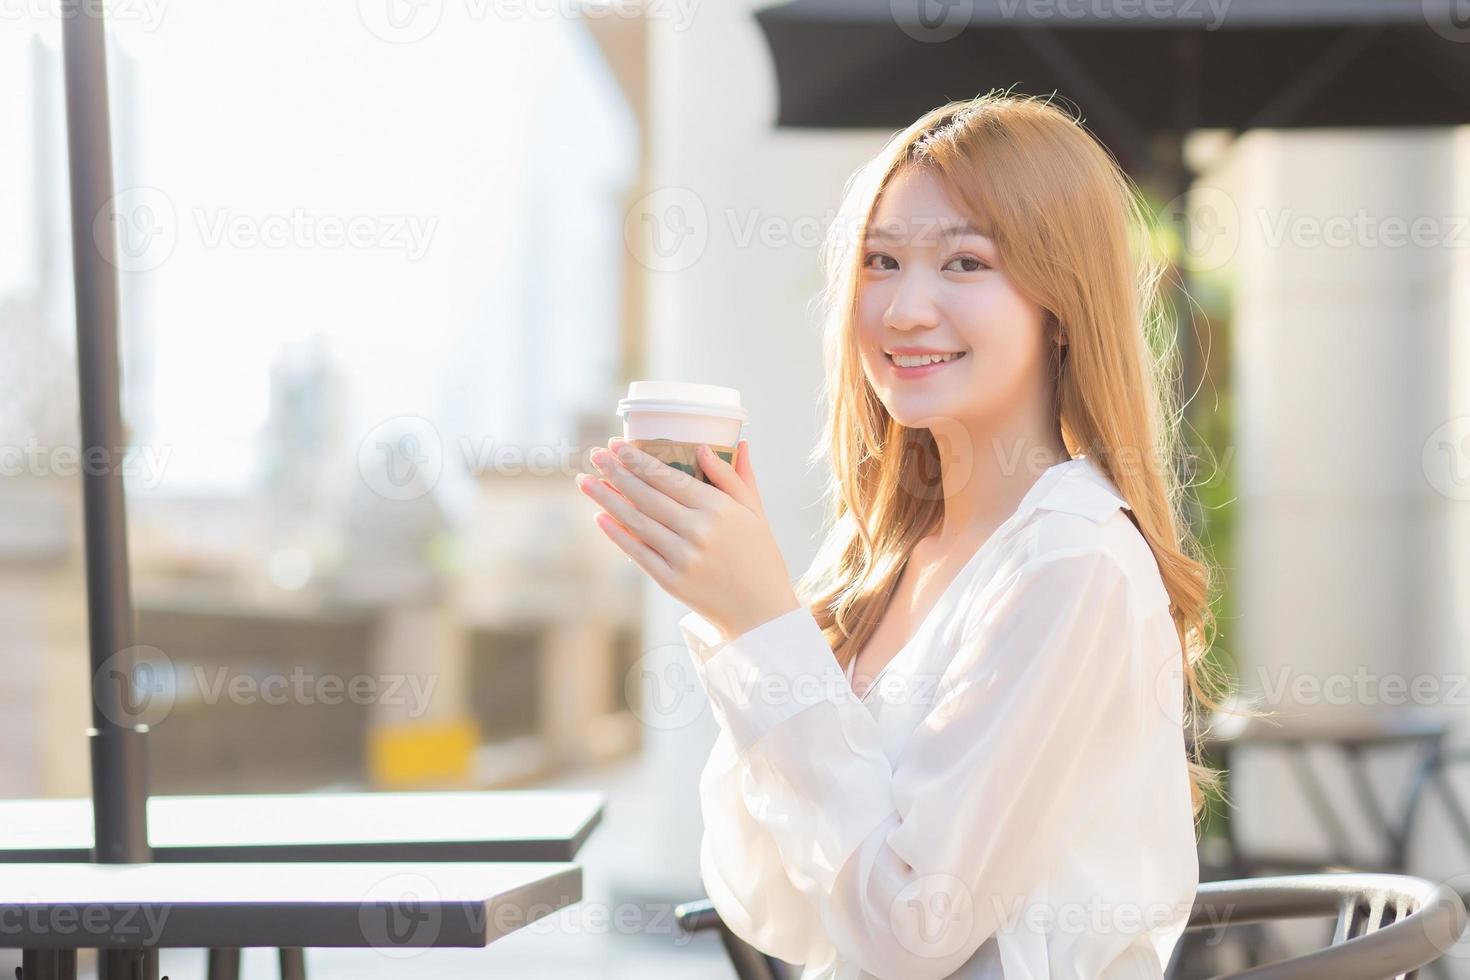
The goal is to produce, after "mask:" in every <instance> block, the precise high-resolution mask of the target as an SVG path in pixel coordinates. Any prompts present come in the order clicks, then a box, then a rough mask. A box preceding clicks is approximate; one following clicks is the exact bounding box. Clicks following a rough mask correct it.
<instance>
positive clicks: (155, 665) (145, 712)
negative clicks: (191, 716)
mask: <svg viewBox="0 0 1470 980" xmlns="http://www.w3.org/2000/svg"><path fill="white" fill-rule="evenodd" d="M177 696H178V675H177V674H176V673H175V670H174V664H173V661H172V660H170V659H169V657H168V655H167V654H165V653H164V652H163V651H162V650H160V649H158V647H152V646H133V647H127V648H126V649H123V650H119V651H118V652H117V653H114V654H113V655H112V656H110V657H108V658H107V659H106V660H104V661H103V662H102V665H101V666H100V667H99V668H98V669H97V672H96V673H95V674H93V675H92V698H93V700H94V701H95V703H96V704H97V707H98V709H99V710H100V711H101V712H102V715H103V716H104V717H105V718H106V719H107V720H108V721H110V722H112V723H113V724H114V725H118V726H121V727H123V728H132V727H133V726H135V725H148V726H150V727H152V726H155V725H158V724H159V723H160V722H162V721H163V720H164V719H165V718H167V717H168V715H169V712H171V711H173V707H174V701H175V699H176V698H177Z"/></svg>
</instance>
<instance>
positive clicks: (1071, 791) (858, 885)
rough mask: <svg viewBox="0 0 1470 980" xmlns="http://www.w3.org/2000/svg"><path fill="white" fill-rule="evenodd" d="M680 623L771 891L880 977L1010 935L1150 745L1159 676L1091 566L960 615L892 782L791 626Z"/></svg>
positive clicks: (856, 716) (959, 959) (873, 731)
mask: <svg viewBox="0 0 1470 980" xmlns="http://www.w3.org/2000/svg"><path fill="white" fill-rule="evenodd" d="M681 625H682V626H683V627H684V628H685V630H686V636H690V637H692V638H695V639H698V640H699V642H697V643H691V645H690V649H691V652H692V653H693V654H694V660H695V666H696V669H697V672H698V676H699V678H700V683H701V684H702V685H703V686H704V689H705V691H706V693H707V694H708V696H709V698H710V702H711V705H712V707H713V709H714V715H715V718H716V720H717V722H718V723H719V724H720V726H721V728H722V737H728V739H729V745H730V748H731V750H732V751H733V752H734V753H736V754H737V755H738V761H739V764H740V767H741V768H742V769H743V774H742V777H741V779H740V783H739V785H740V793H741V799H742V801H743V802H744V804H745V808H746V811H747V812H748V813H749V814H750V816H751V817H752V818H753V819H754V821H755V822H756V823H758V824H759V825H760V826H761V827H763V828H764V829H765V830H766V831H767V833H769V835H770V838H771V839H772V840H773V841H774V844H775V847H776V849H777V852H778V853H779V857H780V862H781V864H782V866H783V867H784V869H785V872H786V879H787V881H786V882H780V881H778V882H776V885H777V886H778V887H779V888H785V887H786V886H787V884H788V883H789V884H790V885H791V886H792V887H795V888H796V889H797V890H798V891H799V892H800V894H802V895H803V896H804V897H805V898H806V900H807V902H808V904H809V906H810V908H811V909H812V910H814V911H815V913H816V915H817V916H818V919H819V921H820V924H821V928H822V930H823V932H824V933H825V935H826V938H827V939H828V940H829V941H830V942H831V943H832V945H833V946H834V947H836V949H837V951H838V953H839V955H840V956H841V957H842V958H843V959H844V960H846V961H849V962H853V963H856V964H858V965H859V966H861V967H862V969H864V970H865V971H867V972H869V973H872V974H874V975H876V976H879V977H903V978H906V980H925V978H941V977H946V976H948V975H950V974H951V973H953V972H954V971H955V970H956V969H958V968H959V967H960V966H961V965H962V964H963V963H964V962H965V961H966V960H967V959H969V958H970V956H971V955H972V954H973V953H974V952H975V950H976V949H977V948H978V947H979V946H980V945H981V943H983V942H984V941H985V940H986V939H987V938H989V937H990V936H992V935H994V934H996V933H997V932H998V931H1000V930H1002V929H1006V928H1017V926H1016V921H1015V917H1016V915H1017V914H1018V911H1019V912H1020V913H1021V914H1022V915H1024V914H1026V910H1023V909H1021V908H1020V906H1021V903H1023V901H1024V900H1025V899H1026V898H1027V897H1028V896H1029V895H1031V893H1032V892H1033V890H1034V889H1035V888H1036V886H1037V885H1038V884H1039V883H1040V882H1042V881H1044V880H1045V878H1046V874H1047V872H1048V870H1049V867H1050V865H1051V864H1052V863H1053V862H1055V861H1056V860H1057V858H1058V856H1059V855H1061V854H1062V853H1064V852H1065V849H1066V848H1067V846H1068V843H1069V842H1070V841H1072V840H1073V839H1075V837H1076V836H1077V835H1078V834H1079V833H1080V832H1081V831H1082V830H1083V829H1084V828H1085V826H1086V823H1087V820H1088V817H1089V813H1090V812H1092V811H1093V810H1094V809H1095V808H1096V807H1097V806H1098V805H1099V801H1102V800H1106V799H1109V798H1111V797H1112V796H1113V795H1114V794H1120V793H1128V792H1129V786H1128V785H1125V784H1124V783H1125V780H1124V779H1123V774H1124V773H1128V772H1137V771H1138V768H1139V767H1137V766H1136V765H1135V766H1132V767H1130V766H1129V765H1128V762H1129V761H1130V760H1134V761H1136V760H1138V759H1140V758H1142V757H1145V756H1148V755H1149V753H1150V747H1149V739H1150V738H1151V737H1152V738H1156V737H1157V736H1158V733H1159V732H1160V731H1161V730H1162V728H1161V726H1162V724H1163V718H1162V713H1161V709H1160V708H1159V707H1158V706H1157V702H1156V700H1155V699H1154V695H1153V688H1152V684H1153V677H1154V671H1155V668H1156V667H1157V666H1158V665H1153V664H1143V663H1141V662H1140V655H1139V653H1138V646H1137V643H1136V639H1137V632H1138V631H1137V630H1136V628H1135V627H1136V623H1135V622H1134V617H1133V615H1132V611H1131V609H1130V593H1129V588H1128V582H1127V578H1126V575H1125V573H1124V571H1123V570H1122V569H1121V567H1120V566H1119V565H1118V564H1117V561H1116V560H1115V559H1114V558H1113V557H1112V556H1110V555H1109V554H1108V553H1106V552H1103V551H1099V550H1093V549H1076V550H1068V551H1063V552H1055V553H1049V554H1046V555H1043V556H1041V557H1039V558H1033V559H1031V560H1030V561H1028V562H1026V563H1025V564H1024V565H1023V566H1022V567H1021V568H1020V569H1019V570H1018V571H1016V572H1015V573H1014V574H1013V575H1012V577H1011V578H1010V580H1009V581H1008V582H1006V583H1004V584H1003V586H1002V588H1001V590H1000V591H999V593H998V594H997V598H996V599H995V601H993V602H989V603H987V604H986V606H985V607H984V609H983V611H981V612H978V613H975V614H973V615H972V616H971V617H970V619H969V621H967V622H966V623H965V624H964V626H965V628H964V632H963V635H962V638H961V640H960V643H959V647H958V649H957V651H956V653H955V655H954V656H953V657H952V658H951V659H950V661H949V663H948V664H947V665H946V666H945V668H944V670H943V675H942V677H940V678H938V684H937V686H933V685H920V686H918V687H916V688H914V691H913V694H912V696H928V697H931V698H932V699H933V705H932V707H929V708H928V709H927V710H926V713H925V714H924V716H923V720H922V721H921V722H920V723H919V724H918V727H917V728H916V729H915V730H914V731H913V733H912V734H911V735H910V736H909V738H908V741H907V742H906V743H905V745H904V748H903V750H902V754H901V757H900V758H899V759H898V760H897V762H896V763H894V764H890V762H889V759H888V757H887V755H886V754H885V753H884V752H883V750H882V746H881V743H880V741H879V731H878V728H877V722H876V721H875V719H874V718H873V717H872V715H871V713H870V712H869V711H868V709H867V707H866V706H864V705H863V704H862V702H861V701H859V700H858V699H857V698H856V696H854V695H853V693H852V689H851V687H850V686H849V684H848V681H847V678H846V677H845V676H844V675H843V673H842V671H841V669H840V668H839V667H838V665H837V661H836V658H835V657H834V656H833V654H832V650H831V648H830V647H829V646H828V644H827V642H826V639H825V637H824V636H823V635H822V633H821V630H820V629H819V628H818V626H817V623H816V621H815V620H814V619H813V618H812V616H811V614H810V613H809V611H807V610H806V609H805V608H802V609H797V610H793V611H792V612H790V613H787V614H785V615H783V616H780V617H778V618H776V619H773V620H770V621H768V622H766V623H763V624H761V625H760V626H757V627H755V628H754V629H752V630H750V631H748V632H746V633H744V634H742V635H740V636H738V637H735V638H733V639H731V640H729V641H725V642H722V641H721V638H720V637H719V635H718V633H717V632H714V631H713V630H712V629H711V628H710V627H709V624H708V623H707V622H705V621H704V620H702V619H701V618H699V617H697V616H695V615H693V614H691V616H689V617H686V618H685V620H683V621H681ZM926 692H927V693H926ZM722 860H724V861H727V862H730V863H733V862H736V861H738V860H739V858H738V856H734V855H731V856H725V857H723V858H722ZM770 877H771V878H774V877H775V876H774V875H771V876H770ZM747 887H748V888H751V889H753V888H754V887H755V886H754V885H753V884H750V883H748V884H747ZM749 894H751V893H750V892H747V895H749ZM717 906H718V902H717ZM1019 928H1023V929H1024V928H1026V927H1025V926H1020V927H1019ZM762 938H764V937H762ZM757 945H760V944H759V943H757ZM761 948H765V949H767V950H768V951H769V947H765V946H762V947H761ZM777 955H781V954H780V953H779V952H778V953H777Z"/></svg>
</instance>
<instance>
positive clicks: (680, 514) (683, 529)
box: [592, 446, 694, 538]
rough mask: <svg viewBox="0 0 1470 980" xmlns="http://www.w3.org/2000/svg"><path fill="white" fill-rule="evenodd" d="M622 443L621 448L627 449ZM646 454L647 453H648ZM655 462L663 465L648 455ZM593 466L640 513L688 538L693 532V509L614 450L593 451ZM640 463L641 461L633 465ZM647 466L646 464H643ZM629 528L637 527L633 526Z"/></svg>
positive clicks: (681, 536)
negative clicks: (619, 457)
mask: <svg viewBox="0 0 1470 980" xmlns="http://www.w3.org/2000/svg"><path fill="white" fill-rule="evenodd" d="M627 448H628V447H627V446H622V447H620V449H627ZM645 455H647V454H645ZM648 458H649V459H650V460H653V462H654V463H658V465H660V466H662V465H663V464H662V463H659V462H658V460H656V459H653V457H652V456H649V457H648ZM592 465H593V466H595V467H597V470H598V472H599V473H601V474H602V477H603V479H605V480H606V481H607V483H608V484H609V485H610V486H611V487H612V488H613V489H614V490H616V491H617V492H618V493H620V494H622V495H623V496H624V497H626V498H627V499H628V502H629V503H631V504H632V505H633V506H634V507H635V508H636V509H637V510H638V511H639V512H640V513H642V514H645V515H647V516H648V517H649V518H651V519H652V520H655V521H657V522H658V523H660V524H662V525H663V526H664V527H666V528H668V529H669V530H670V531H671V532H673V533H674V534H676V535H678V536H679V537H680V538H687V537H689V536H690V534H691V533H692V532H693V523H694V521H693V518H694V512H693V511H692V510H690V509H689V508H687V507H685V506H684V505H683V504H681V503H679V501H677V500H675V499H673V498H672V497H670V496H669V495H668V494H666V493H665V492H664V491H662V490H660V489H659V488H658V487H655V486H652V485H650V484H649V483H648V481H646V480H644V479H643V478H642V477H641V476H640V475H639V474H637V473H635V472H633V471H632V470H630V469H629V468H628V466H627V465H625V464H624V463H623V462H622V461H621V460H619V459H618V458H617V457H616V456H614V455H613V454H612V453H608V452H605V451H603V450H594V451H593V453H592ZM634 465H638V464H636V463H635V464H634ZM642 468H644V469H648V468H649V467H648V466H647V464H643V467H642ZM630 530H635V531H636V530H637V529H636V528H630Z"/></svg>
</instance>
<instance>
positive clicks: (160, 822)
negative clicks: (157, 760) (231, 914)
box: [0, 790, 603, 980]
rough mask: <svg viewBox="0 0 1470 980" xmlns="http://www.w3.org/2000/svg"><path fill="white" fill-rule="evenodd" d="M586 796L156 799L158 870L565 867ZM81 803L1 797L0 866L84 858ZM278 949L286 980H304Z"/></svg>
mask: <svg viewBox="0 0 1470 980" xmlns="http://www.w3.org/2000/svg"><path fill="white" fill-rule="evenodd" d="M602 811H603V795H602V794H601V793H598V792H593V791H560V790H547V791H540V790H524V791H521V790H507V791H477V792H443V793H297V794H239V795H226V796H154V797H150V798H149V800H148V836H149V840H150V842H151V844H152V856H153V861H154V863H155V864H158V865H170V864H177V863H187V864H201V865H202V864H210V865H213V864H214V863H216V862H279V863H286V862H293V863H294V862H302V863H308V864H316V863H320V862H333V861H335V862H384V861H386V862H403V861H408V862H435V863H437V862H466V861H468V862H548V861H550V862H566V861H571V860H572V859H573V858H574V857H575V856H576V854H577V852H578V851H579V850H580V849H581V847H582V845H583V843H585V842H586V840H587V838H588V836H589V835H590V834H591V832H592V831H593V829H594V828H596V826H597V825H598V823H600V821H601V819H602ZM92 835H93V828H92V808H91V803H90V801H88V800H86V799H65V798H63V799H19V800H0V866H3V865H6V864H11V865H26V864H29V865H35V864H37V863H42V862H47V863H63V862H64V863H78V864H81V863H85V862H89V861H90V860H91V848H92ZM242 945H268V944H263V943H240V942H236V941H225V942H223V943H221V944H219V945H215V946H211V947H209V949H210V953H209V968H208V977H209V980H234V978H236V977H238V976H239V972H240V947H241V946H242ZM279 948H280V960H281V976H282V980H301V978H304V977H305V975H306V967H305V956H304V954H303V952H302V949H301V947H299V946H293V945H291V944H287V945H284V946H281V947H279Z"/></svg>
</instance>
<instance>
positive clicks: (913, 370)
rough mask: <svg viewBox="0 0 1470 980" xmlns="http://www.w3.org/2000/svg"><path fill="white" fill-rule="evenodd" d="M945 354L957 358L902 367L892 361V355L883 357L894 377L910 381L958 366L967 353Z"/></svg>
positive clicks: (902, 352) (887, 354)
mask: <svg viewBox="0 0 1470 980" xmlns="http://www.w3.org/2000/svg"><path fill="white" fill-rule="evenodd" d="M898 353H899V354H900V355H904V354H906V353H907V352H905V351H902V350H900V351H898ZM926 353H929V352H926ZM932 353H940V352H938V351H935V352H932ZM946 353H953V354H956V355H958V356H956V357H951V358H949V359H948V360H943V361H928V362H926V363H924V364H919V365H911V366H904V365H901V364H899V363H898V362H897V361H895V360H894V359H893V354H891V353H885V354H884V356H885V357H887V359H888V363H889V365H890V369H891V370H892V371H893V373H894V375H895V376H897V377H899V378H902V379H912V378H922V377H926V376H928V375H930V374H933V373H935V372H936V371H939V370H942V369H943V368H945V367H948V366H949V365H951V364H958V363H959V362H960V361H963V360H964V359H965V357H966V356H967V353H966V352H965V351H951V352H946Z"/></svg>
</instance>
